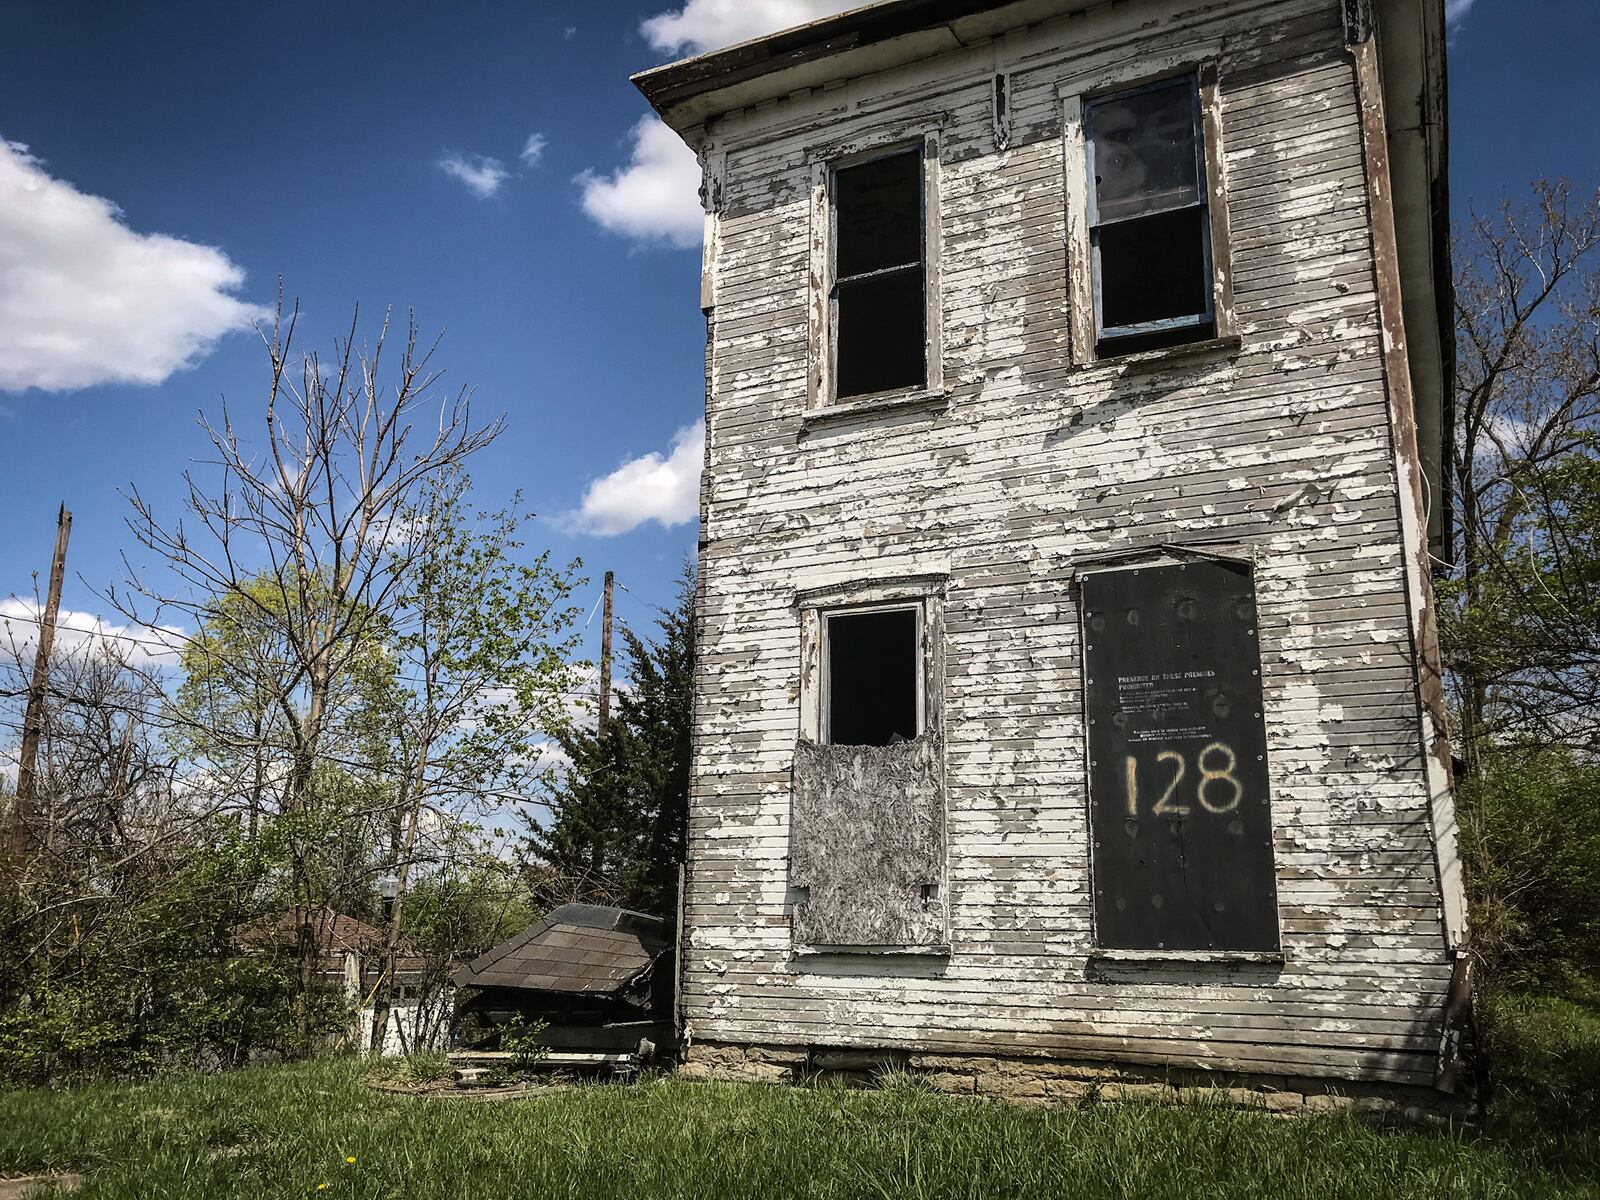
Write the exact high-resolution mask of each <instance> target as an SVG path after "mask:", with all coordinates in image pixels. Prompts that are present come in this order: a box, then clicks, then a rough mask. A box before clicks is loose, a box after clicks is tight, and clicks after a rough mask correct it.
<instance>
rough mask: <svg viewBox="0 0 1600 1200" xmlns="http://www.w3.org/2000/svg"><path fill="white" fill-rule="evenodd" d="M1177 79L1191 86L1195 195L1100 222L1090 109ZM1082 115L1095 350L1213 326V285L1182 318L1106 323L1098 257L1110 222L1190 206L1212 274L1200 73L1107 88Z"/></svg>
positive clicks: (1146, 92)
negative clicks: (1126, 340)
mask: <svg viewBox="0 0 1600 1200" xmlns="http://www.w3.org/2000/svg"><path fill="white" fill-rule="evenodd" d="M1181 83H1187V84H1188V85H1189V101H1190V110H1191V114H1190V119H1191V122H1192V125H1193V129H1194V159H1195V164H1194V165H1195V193H1196V197H1197V198H1196V199H1195V200H1193V201H1192V202H1190V203H1187V204H1175V205H1172V206H1170V207H1167V208H1150V209H1146V210H1145V211H1143V212H1139V213H1134V214H1130V215H1128V216H1124V217H1112V218H1110V219H1109V220H1103V219H1102V218H1101V215H1100V189H1099V188H1098V187H1096V186H1095V140H1094V137H1093V133H1092V131H1093V128H1094V121H1093V114H1094V110H1095V109H1096V108H1098V107H1100V106H1101V105H1103V104H1111V103H1114V102H1116V101H1119V100H1131V99H1133V98H1135V97H1137V96H1145V95H1149V94H1150V93H1151V92H1158V91H1165V90H1167V89H1169V88H1172V87H1173V86H1174V85H1175V84H1181ZM1083 116H1084V155H1085V159H1086V161H1087V163H1088V167H1087V170H1088V177H1089V179H1088V183H1087V184H1086V185H1085V187H1086V189H1087V192H1088V197H1089V246H1090V252H1091V254H1092V256H1093V257H1092V267H1093V272H1094V327H1095V345H1096V347H1097V348H1098V346H1099V344H1100V343H1101V342H1108V341H1113V340H1115V339H1118V338H1137V337H1143V336H1145V335H1147V334H1152V333H1168V332H1171V331H1172V330H1177V329H1198V328H1200V327H1202V326H1207V325H1212V324H1214V323H1215V321H1216V308H1217V296H1216V288H1215V287H1212V288H1208V289H1207V290H1206V305H1205V309H1204V310H1203V311H1201V312H1199V313H1194V314H1191V315H1189V316H1183V317H1164V318H1161V319H1158V320H1155V321H1140V322H1137V323H1135V324H1132V325H1116V326H1108V325H1107V324H1106V321H1105V269H1104V265H1103V263H1102V261H1101V249H1100V233H1101V231H1102V230H1103V229H1106V228H1107V227H1109V226H1113V225H1122V224H1127V223H1128V222H1131V221H1139V220H1143V219H1145V218H1147V217H1154V216H1164V215H1166V214H1167V213H1177V212H1189V211H1192V210H1193V209H1199V210H1200V212H1201V214H1202V218H1203V219H1202V221H1201V226H1200V227H1201V229H1202V231H1203V232H1204V234H1205V237H1204V245H1203V246H1202V248H1201V249H1202V253H1201V260H1202V262H1203V264H1204V267H1203V270H1204V272H1205V275H1206V277H1207V278H1212V277H1213V275H1214V270H1213V267H1212V263H1211V223H1210V214H1209V209H1210V207H1211V196H1210V189H1209V187H1208V186H1207V182H1206V136H1205V132H1206V130H1205V113H1204V111H1203V110H1202V109H1201V106H1200V78H1199V75H1198V74H1194V75H1179V76H1176V77H1168V78H1166V79H1158V80H1156V81H1154V82H1153V83H1144V84H1140V85H1139V86H1138V87H1132V88H1125V89H1123V90H1121V91H1115V92H1107V93H1105V94H1103V95H1099V96H1095V97H1093V98H1091V99H1089V100H1088V101H1086V102H1085V104H1084V106H1083Z"/></svg>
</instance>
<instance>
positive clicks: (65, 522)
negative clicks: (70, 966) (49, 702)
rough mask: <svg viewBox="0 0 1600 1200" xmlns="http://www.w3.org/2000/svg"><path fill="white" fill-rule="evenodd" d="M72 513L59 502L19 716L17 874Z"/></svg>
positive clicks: (14, 830) (23, 860)
mask: <svg viewBox="0 0 1600 1200" xmlns="http://www.w3.org/2000/svg"><path fill="white" fill-rule="evenodd" d="M71 533H72V514H71V513H69V512H68V511H67V506H66V505H65V504H63V505H62V506H61V511H60V512H59V513H58V514H57V515H56V550H55V555H54V557H53V558H52V559H51V560H50V588H49V591H48V593H47V594H46V597H45V604H44V612H43V613H41V614H40V618H39V643H38V645H37V647H35V650H34V655H33V682H32V683H31V684H30V686H29V688H28V707H27V710H26V712H25V713H24V715H23V718H22V753H21V755H20V756H19V759H18V763H17V797H16V801H15V803H14V804H13V805H12V813H11V859H12V862H13V863H14V864H15V866H16V869H17V873H18V874H19V875H20V874H21V873H22V871H23V870H24V869H25V868H26V867H27V864H28V833H29V826H30V825H31V824H32V822H33V798H34V797H33V793H34V787H35V781H36V779H37V775H38V759H39V735H40V731H41V729H40V727H41V726H42V725H43V724H44V701H45V692H46V690H47V688H48V687H49V684H50V652H51V651H52V650H53V649H54V648H55V641H56V616H57V614H58V613H59V612H60V611H61V579H62V576H63V575H65V574H66V569H67V538H68V536H69V535H70V534H71Z"/></svg>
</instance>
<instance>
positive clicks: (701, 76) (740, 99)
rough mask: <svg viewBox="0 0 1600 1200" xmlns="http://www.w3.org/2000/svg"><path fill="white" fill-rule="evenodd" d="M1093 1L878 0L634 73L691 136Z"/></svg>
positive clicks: (664, 114)
mask: <svg viewBox="0 0 1600 1200" xmlns="http://www.w3.org/2000/svg"><path fill="white" fill-rule="evenodd" d="M1090 3H1091V0H879V2H878V3H876V4H868V5H864V6H862V7H860V8H853V9H850V10H848V11H846V12H842V13H839V14H837V15H835V16H831V17H823V18H822V19H820V20H817V21H812V22H810V23H809V24H806V25H800V26H797V27H795V28H793V29H785V30H782V31H780V32H778V33H774V34H769V35H768V36H766V37H762V38H755V39H753V40H751V41H748V42H742V43H740V44H739V45H737V46H730V47H728V48H726V49H723V50H715V51H712V52H710V53H707V54H701V55H697V56H696V57H694V58H686V59H682V60H680V61H678V62H673V63H668V64H666V65H665V66H660V67H654V68H652V69H650V70H648V71H641V72H639V73H638V74H637V75H634V76H633V77H632V79H633V84H634V86H635V87H637V88H638V89H639V91H640V92H642V93H643V94H644V97H645V99H646V100H648V101H649V102H650V104H651V106H652V107H653V108H654V109H655V110H656V112H657V113H659V114H660V115H661V118H662V120H664V121H665V122H666V123H667V124H668V125H669V126H671V127H672V128H673V129H674V130H676V131H677V132H678V133H679V134H680V135H683V136H685V137H688V136H689V135H690V133H691V131H692V130H694V129H695V128H696V127H697V126H701V125H703V124H705V122H706V121H707V120H709V119H711V118H713V117H715V116H717V115H718V114H719V113H723V112H728V111H731V110H733V109H736V108H745V107H749V106H750V105H753V104H759V103H761V102H762V101H764V100H770V99H776V98H777V97H780V96H785V95H789V94H790V93H792V92H795V91H800V90H803V89H805V88H809V87H817V86H821V85H822V84H824V83H827V82H829V81H831V80H836V79H844V78H850V77H853V76H856V75H862V74H867V73H870V72H872V71H881V70H886V69H888V68H890V67H894V66H899V65H901V64H903V63H908V62H915V61H917V60H919V59H923V58H929V57H932V56H933V55H935V54H941V53H944V52H946V51H949V50H955V49H959V48H960V47H962V46H964V45H967V44H970V43H971V42H972V41H974V40H978V39H982V38H985V37H994V36H996V35H997V34H999V33H1002V32H1004V31H1005V30H1007V29H1013V28H1019V27H1021V26H1024V25H1028V24H1032V23H1034V22H1036V21H1040V20H1044V19H1047V18H1048V17H1051V16H1057V15H1060V14H1061V13H1063V12H1067V11H1072V10H1075V9H1081V8H1087V7H1089V6H1090Z"/></svg>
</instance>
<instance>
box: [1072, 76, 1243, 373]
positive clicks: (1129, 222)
mask: <svg viewBox="0 0 1600 1200" xmlns="http://www.w3.org/2000/svg"><path fill="white" fill-rule="evenodd" d="M1085 117H1086V124H1087V132H1088V156H1089V184H1090V186H1089V226H1090V232H1089V237H1090V247H1091V252H1092V256H1093V263H1094V290H1095V323H1096V336H1097V338H1098V343H1097V346H1096V350H1097V352H1098V353H1099V354H1101V355H1115V354H1126V353H1131V352H1133V351H1137V350H1150V349H1158V348H1160V347H1163V346H1170V345H1176V344H1179V343H1182V342H1189V341H1195V340H1198V339H1201V338H1207V337H1211V336H1213V335H1214V333H1215V332H1216V317H1215V311H1214V302H1213V287H1212V262H1211V221H1210V216H1209V214H1208V212H1207V201H1206V195H1207V191H1206V162H1205V154H1206V146H1205V134H1204V126H1203V123H1202V120H1201V109H1200V94H1199V86H1198V81H1197V80H1196V79H1195V78H1193V77H1188V78H1184V79H1179V80H1176V81H1173V80H1169V81H1166V82H1164V83H1159V84H1155V85H1153V86H1149V87H1143V88H1138V89H1136V90H1133V91H1127V92H1121V93H1118V94H1116V95H1114V96H1107V97H1104V98H1102V99H1099V100H1096V101H1094V102H1092V103H1091V104H1089V105H1088V106H1087V108H1086V110H1085Z"/></svg>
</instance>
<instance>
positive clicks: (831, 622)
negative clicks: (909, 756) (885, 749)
mask: <svg viewBox="0 0 1600 1200" xmlns="http://www.w3.org/2000/svg"><path fill="white" fill-rule="evenodd" d="M826 629H827V656H828V691H827V697H828V699H827V718H828V721H827V740H828V741H829V742H830V743H832V744H833V745H836V746H892V745H894V744H896V743H898V742H908V741H911V740H912V739H913V738H915V737H916V736H917V734H918V733H919V732H920V730H919V724H920V722H919V721H918V719H917V710H918V707H919V705H918V695H919V692H920V690H921V689H920V688H919V687H918V684H919V681H920V675H921V668H920V665H919V663H920V657H921V656H920V655H919V653H918V646H917V640H918V639H917V610H916V609H914V608H897V609H885V610H880V611H875V612H863V613H841V614H839V615H837V616H831V617H828V618H826Z"/></svg>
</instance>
